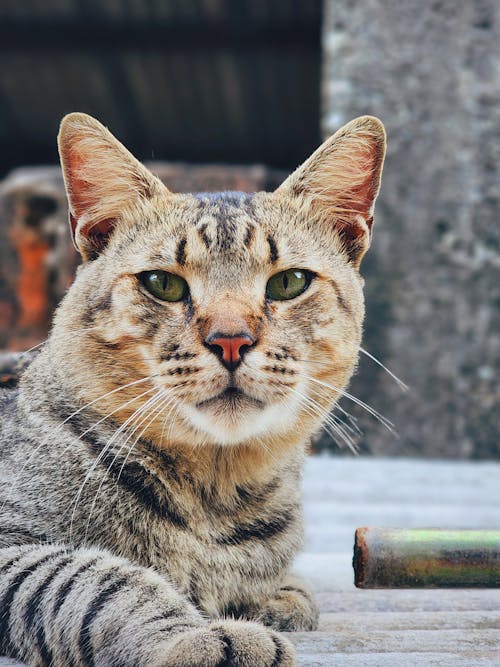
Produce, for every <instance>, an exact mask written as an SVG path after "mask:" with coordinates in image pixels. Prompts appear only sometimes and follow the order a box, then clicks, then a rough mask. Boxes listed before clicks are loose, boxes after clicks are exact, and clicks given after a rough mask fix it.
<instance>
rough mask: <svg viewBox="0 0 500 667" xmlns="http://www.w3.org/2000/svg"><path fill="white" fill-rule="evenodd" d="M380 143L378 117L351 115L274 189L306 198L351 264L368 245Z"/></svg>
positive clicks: (382, 142)
mask: <svg viewBox="0 0 500 667" xmlns="http://www.w3.org/2000/svg"><path fill="white" fill-rule="evenodd" d="M385 146H386V138H385V130H384V126H383V125H382V123H381V122H380V120H378V118H374V117H373V116H361V117H360V118H356V119H355V120H353V121H351V122H350V123H348V124H347V125H345V126H344V127H343V128H341V129H340V130H338V132H336V133H335V134H334V135H333V136H332V137H330V138H329V139H327V141H325V143H324V144H322V145H321V146H320V147H319V148H318V149H317V150H316V151H315V152H314V153H313V154H312V155H311V157H310V158H309V159H308V160H306V162H304V164H303V165H301V166H300V167H299V168H298V169H297V170H296V171H295V172H294V173H293V174H291V175H290V176H289V177H288V178H287V180H286V181H285V182H284V183H283V184H282V185H281V186H280V187H279V188H278V190H277V192H278V193H280V194H284V195H287V196H292V197H299V198H301V199H303V200H306V201H307V202H308V203H309V205H310V206H311V208H312V211H313V214H314V215H317V217H318V218H319V219H320V220H321V221H322V224H329V225H333V226H334V227H335V229H336V230H337V231H338V234H339V237H340V238H341V241H342V246H343V248H344V250H345V252H346V253H347V255H348V257H349V260H350V261H351V262H352V264H353V265H354V266H355V267H356V268H357V267H359V264H360V262H361V259H362V258H363V255H364V254H365V252H366V251H367V250H368V247H369V245H370V240H371V228H372V223H373V210H374V205H375V199H376V198H377V195H378V191H379V188H380V177H381V173H382V166H383V163H384V157H385Z"/></svg>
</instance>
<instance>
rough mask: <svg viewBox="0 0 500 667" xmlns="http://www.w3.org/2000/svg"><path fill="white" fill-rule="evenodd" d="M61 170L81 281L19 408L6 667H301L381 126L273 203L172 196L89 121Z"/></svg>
mask: <svg viewBox="0 0 500 667" xmlns="http://www.w3.org/2000/svg"><path fill="white" fill-rule="evenodd" d="M59 150H60V156H61V164H62V169H63V175H64V180H65V185H66V190H67V195H68V201H69V211H70V216H69V217H70V227H71V233H72V236H73V240H74V243H75V245H76V247H77V249H78V250H79V252H80V253H81V256H82V260H83V262H82V264H81V265H80V267H79V269H78V271H77V275H76V278H75V281H74V283H73V285H72V286H71V288H70V289H69V291H68V293H67V294H66V296H65V297H64V299H63V301H62V303H61V304H60V306H59V308H58V310H57V312H56V314H55V318H54V323H53V328H52V331H51V333H50V336H49V338H48V340H47V342H46V344H45V345H44V346H43V350H42V352H41V353H40V354H39V355H38V356H37V357H36V359H35V360H34V361H33V362H32V363H31V365H30V366H29V367H28V368H27V370H26V371H25V372H24V374H23V377H22V379H21V382H20V386H19V389H18V390H13V389H11V390H8V391H4V392H3V394H2V398H1V404H0V406H1V407H0V409H1V414H2V423H1V434H0V447H1V450H0V451H1V456H0V653H3V654H6V655H9V656H13V657H16V658H18V659H21V660H23V661H24V662H26V663H27V664H28V665H33V666H37V667H38V666H48V665H52V666H53V667H62V666H65V667H67V666H68V665H75V666H76V665H78V666H84V667H91V666H96V667H97V666H103V667H104V666H105V667H142V666H144V667H146V666H147V667H160V666H161V667H168V666H175V667H195V666H206V667H210V666H215V665H218V666H220V667H222V666H223V665H224V666H226V667H227V666H229V665H235V666H236V665H239V666H248V667H271V666H273V667H285V666H289V665H293V664H295V654H294V649H293V647H292V644H291V642H290V641H289V640H288V638H286V637H284V636H283V635H281V634H280V633H279V631H280V630H282V631H283V630H284V631H294V630H313V629H315V628H316V627H317V622H318V610H317V607H316V604H315V602H314V600H313V597H312V595H311V593H310V592H309V590H308V588H307V586H306V585H305V584H304V583H302V582H301V581H300V580H299V579H298V578H297V577H295V576H294V575H293V574H292V573H291V572H290V568H291V564H292V561H293V558H294V556H295V554H296V553H297V551H298V549H300V547H301V544H302V531H303V528H302V513H301V501H300V478H301V470H302V466H303V462H304V458H305V454H306V449H307V445H308V442H309V439H310V437H311V435H312V434H313V433H314V432H316V431H317V430H318V429H319V427H320V425H321V422H322V420H323V419H324V418H325V416H326V415H327V414H328V411H329V410H330V409H331V408H332V406H333V405H334V404H335V402H336V401H337V399H338V398H339V396H340V395H341V394H342V391H343V388H344V387H345V386H346V384H347V382H348V381H349V379H350V377H351V374H352V372H353V370H354V368H355V365H356V362H357V357H358V348H359V345H360V340H361V333H362V321H363V314H364V305H363V295H362V278H361V276H360V274H359V266H360V262H361V259H362V257H363V255H364V253H365V252H366V250H367V249H368V246H369V243H370V237H371V227H372V221H373V208H374V202H375V199H376V197H377V194H378V190H379V186H380V178H381V170H382V164H383V160H384V154H385V132H384V128H383V125H382V123H381V122H380V121H379V120H378V119H376V118H373V117H370V116H364V117H361V118H358V119H356V120H354V121H352V122H350V123H349V124H347V125H346V126H345V127H344V128H342V129H341V130H339V131H338V132H337V133H336V134H335V135H334V136H333V137H331V138H330V139H328V140H327V141H326V142H325V143H324V144H323V145H322V146H320V147H319V148H318V149H317V150H316V152H315V153H313V155H312V156H311V157H310V158H309V159H308V160H307V161H306V162H305V163H304V164H303V165H302V166H301V167H299V168H298V169H297V170H296V171H295V172H294V173H293V174H292V175H291V176H289V177H288V178H287V179H286V180H285V182H284V183H283V184H282V185H281V186H280V187H279V188H278V189H277V190H276V191H275V192H274V193H264V192H260V193H254V194H246V193H241V192H223V193H215V194H213V193H212V194H207V193H198V194H173V193H171V192H170V191H169V190H168V189H167V187H166V186H165V185H164V184H163V183H162V182H161V181H160V180H159V179H158V178H156V177H155V176H154V175H153V174H152V173H151V172H150V171H148V170H147V169H146V168H145V167H144V166H143V165H142V164H141V163H140V162H138V161H137V160H136V159H135V158H134V157H133V156H132V155H131V154H130V153H129V152H128V151H127V149H125V148H124V146H123V145H122V144H121V143H119V142H118V140H117V139H115V138H114V137H113V135H112V134H111V133H110V132H109V131H108V130H107V129H106V128H105V127H103V126H102V125H101V124H100V123H99V122H98V121H97V120H95V119H93V118H91V117H90V116H87V115H85V114H79V113H74V114H70V115H68V116H66V117H65V118H64V119H63V121H62V124H61V130H60V134H59Z"/></svg>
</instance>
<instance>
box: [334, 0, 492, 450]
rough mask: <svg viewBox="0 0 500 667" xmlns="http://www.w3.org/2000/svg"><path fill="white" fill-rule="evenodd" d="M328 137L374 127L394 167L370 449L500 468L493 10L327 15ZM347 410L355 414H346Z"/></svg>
mask: <svg viewBox="0 0 500 667" xmlns="http://www.w3.org/2000/svg"><path fill="white" fill-rule="evenodd" d="M325 8H326V11H325V19H324V33H323V43H324V71H323V77H324V78H323V129H324V133H325V134H329V133H330V132H332V131H334V130H335V129H337V128H338V127H339V126H340V125H342V124H343V123H344V122H346V121H348V120H350V119H351V118H353V117H354V116H357V115H360V114H365V113H369V114H373V115H377V116H379V117H380V118H381V119H382V120H383V121H384V123H385V125H386V128H387V132H388V156H387V162H386V167H385V175H384V178H383V184H382V192H381V195H380V198H379V200H378V205H377V209H376V217H375V231H374V240H373V246H372V250H371V251H370V253H369V255H368V256H367V258H366V260H365V263H364V266H363V272H364V275H365V277H366V296H367V307H368V310H367V322H366V334H365V343H364V344H365V347H366V349H367V350H368V351H370V352H371V353H373V354H375V355H377V356H378V357H379V358H380V359H382V360H383V361H384V363H385V364H386V365H388V366H389V367H390V368H391V370H392V371H394V372H395V373H396V374H397V375H399V376H400V377H401V378H402V379H403V380H404V381H405V382H406V383H407V384H408V385H409V386H410V391H409V392H408V393H406V394H404V393H402V392H401V391H400V389H399V388H398V386H397V385H396V384H395V383H394V382H393V381H392V380H391V378H390V377H389V376H388V374H387V373H385V372H384V371H383V370H381V369H380V368H377V367H376V366H375V365H374V364H373V362H371V361H370V360H368V359H366V358H364V359H363V360H362V363H361V366H360V372H359V374H358V376H357V377H356V379H355V381H354V383H353V385H352V391H353V393H354V394H356V395H357V396H360V397H361V398H362V399H363V400H365V401H367V402H368V403H370V404H372V405H373V406H375V407H376V408H377V409H378V410H380V411H381V412H382V413H383V414H384V415H386V416H387V417H388V418H390V419H391V420H392V421H393V422H394V423H395V425H396V428H397V430H398V432H399V434H400V437H399V438H394V437H392V436H391V435H390V434H389V433H388V432H387V431H386V430H385V429H383V428H381V427H377V425H376V423H375V422H373V420H370V419H367V418H365V417H363V416H362V413H361V412H359V411H357V410H356V411H355V414H358V415H359V416H360V419H361V422H362V425H363V428H364V431H365V433H366V436H365V439H364V442H363V448H365V449H369V450H370V451H373V452H378V453H405V454H416V453H423V454H426V455H429V456H443V455H444V456H450V457H461V456H464V457H498V456H499V455H500V436H499V433H500V387H499V374H498V372H499V360H500V319H499V315H500V222H499V220H498V217H499V210H500V209H499V204H500V48H499V44H500V3H499V2H497V1H496V0H473V1H471V2H464V3H460V2H456V0H439V1H438V0H405V1H404V2H401V1H400V0H364V1H363V2H352V1H351V0H326V4H325ZM344 404H345V405H346V407H347V405H348V403H344Z"/></svg>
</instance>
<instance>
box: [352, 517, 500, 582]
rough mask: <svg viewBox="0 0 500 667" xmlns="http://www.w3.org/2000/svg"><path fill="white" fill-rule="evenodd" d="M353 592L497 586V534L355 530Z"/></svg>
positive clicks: (499, 566)
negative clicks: (357, 590) (363, 590)
mask: <svg viewBox="0 0 500 667" xmlns="http://www.w3.org/2000/svg"><path fill="white" fill-rule="evenodd" d="M353 568H354V584H355V586H357V587H358V588H500V530H438V529H432V530H427V529H421V528H419V529H412V530H406V529H396V528H374V527H368V528H358V529H357V530H356V535H355V541H354V558H353Z"/></svg>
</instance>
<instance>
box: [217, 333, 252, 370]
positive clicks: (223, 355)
mask: <svg viewBox="0 0 500 667" xmlns="http://www.w3.org/2000/svg"><path fill="white" fill-rule="evenodd" d="M254 342H255V341H254V340H253V339H252V338H250V336H248V335H246V334H237V335H236V336H225V335H224V334H219V333H217V334H214V335H213V336H209V338H207V339H206V343H207V345H208V346H209V347H210V348H212V352H214V353H215V354H216V355H217V356H218V357H219V359H220V360H221V361H222V363H223V364H224V366H225V367H226V368H228V369H229V370H230V371H232V370H234V369H235V368H236V367H237V366H238V365H239V363H240V362H241V360H242V358H243V355H244V354H245V352H246V351H247V350H248V348H250V347H251V346H252V345H253V344H254Z"/></svg>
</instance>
